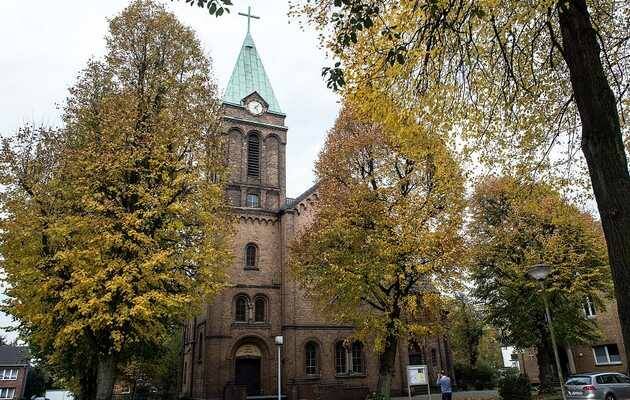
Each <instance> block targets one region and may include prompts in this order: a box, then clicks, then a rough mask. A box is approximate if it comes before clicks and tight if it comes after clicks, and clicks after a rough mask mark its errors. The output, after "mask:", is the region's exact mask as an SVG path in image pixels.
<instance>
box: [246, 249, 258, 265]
mask: <svg viewBox="0 0 630 400" xmlns="http://www.w3.org/2000/svg"><path fill="white" fill-rule="evenodd" d="M256 253H257V249H256V245H255V244H253V243H250V244H248V245H247V246H246V247H245V268H256V266H257V265H256V261H257V260H256V256H257V254H256Z"/></svg>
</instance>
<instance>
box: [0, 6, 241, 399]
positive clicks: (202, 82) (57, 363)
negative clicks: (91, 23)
mask: <svg viewBox="0 0 630 400" xmlns="http://www.w3.org/2000/svg"><path fill="white" fill-rule="evenodd" d="M210 73H211V70H210V63H209V61H208V59H207V58H206V57H205V56H204V54H203V51H202V49H201V47H200V44H199V42H198V40H197V39H196V38H195V36H194V34H193V32H192V31H191V30H190V29H189V28H187V27H184V26H183V25H181V24H180V23H179V22H178V21H177V20H176V19H175V17H174V16H173V15H172V14H169V13H167V12H166V11H165V10H164V9H163V8H162V7H161V6H158V5H156V4H154V3H152V2H150V1H144V0H141V1H136V2H134V3H132V4H131V5H130V6H129V7H128V8H127V9H125V10H124V11H123V12H122V13H121V14H120V15H119V16H117V17H115V18H113V19H112V20H111V21H110V31H109V35H108V36H107V53H106V56H105V58H104V60H102V61H91V62H90V63H88V65H87V67H86V68H85V69H84V70H83V72H82V73H81V75H80V76H79V78H78V80H77V82H76V83H75V85H74V86H73V87H72V88H71V90H70V94H69V96H68V99H67V101H66V104H65V107H64V109H63V111H64V125H63V127H61V128H59V129H37V128H33V127H25V128H23V129H21V130H20V131H19V132H18V133H17V134H16V135H15V136H14V137H12V138H9V139H7V140H5V141H4V142H3V147H2V152H1V154H0V156H1V158H0V171H1V173H0V179H1V180H0V183H1V184H2V185H5V189H4V190H3V192H2V197H1V198H0V205H1V207H2V208H1V211H0V214H1V215H2V217H3V218H2V220H1V222H0V253H1V254H2V268H3V270H4V272H5V273H6V278H7V283H8V286H9V287H8V289H7V292H6V293H7V296H8V305H7V306H6V307H5V311H6V312H8V313H9V314H11V315H12V316H13V317H14V318H15V319H16V320H17V322H18V324H19V331H20V334H21V336H22V338H23V339H24V340H26V341H27V343H28V344H29V345H30V346H31V348H32V349H33V351H34V353H35V355H36V356H37V357H39V358H41V359H42V360H43V361H44V362H45V363H46V364H48V365H49V366H50V368H51V369H53V371H54V372H55V373H56V374H58V375H60V376H61V377H63V378H65V379H66V381H67V382H68V383H69V384H70V385H72V386H73V387H74V388H75V391H76V392H77V394H78V395H79V398H81V399H94V398H97V399H106V398H109V396H110V395H111V390H112V385H113V380H114V377H115V371H116V368H117V367H119V366H120V365H122V364H123V363H125V362H126V360H128V359H130V358H131V357H134V358H143V357H146V356H150V355H151V354H152V350H151V349H152V348H157V347H160V346H161V345H162V344H163V343H164V342H165V341H166V340H167V337H168V336H169V335H170V334H172V332H173V331H174V330H175V329H178V324H179V323H180V321H182V320H183V319H184V318H186V317H187V316H189V315H191V313H193V312H194V311H195V310H196V308H197V307H198V306H199V305H200V304H201V303H202V302H203V301H205V300H207V299H208V297H209V296H211V295H212V294H214V293H216V291H217V290H219V289H220V288H221V287H222V286H223V268H224V266H226V265H228V263H229V259H230V253H229V250H228V247H229V246H228V242H229V237H230V228H229V226H230V221H229V218H228V217H227V216H226V214H225V212H224V209H223V204H224V203H223V188H222V173H223V172H222V167H221V164H220V163H221V160H222V157H221V155H222V154H223V153H222V150H221V142H220V140H219V136H218V133H217V132H218V131H219V130H218V121H219V120H218V107H219V102H218V100H217V94H216V87H215V85H214V84H213V82H212V81H211V80H210Z"/></svg>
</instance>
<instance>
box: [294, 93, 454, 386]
mask: <svg viewBox="0 0 630 400" xmlns="http://www.w3.org/2000/svg"><path fill="white" fill-rule="evenodd" d="M386 102H387V100H386V99H385V98H383V99H381V103H386ZM385 108H387V107H386V106H383V105H381V106H379V107H378V108H377V109H378V110H379V112H377V113H374V114H366V113H360V112H358V111H356V110H357V109H356V107H355V106H354V105H353V104H351V103H346V104H345V106H344V108H343V110H342V111H341V113H340V115H339V118H338V119H337V121H336V123H335V126H334V128H333V129H332V130H331V131H330V133H329V135H328V138H327V140H326V144H325V146H324V149H323V151H322V153H321V154H320V157H319V160H318V161H317V164H316V173H317V176H318V179H319V186H318V204H317V212H316V215H315V218H314V221H313V224H312V226H310V227H309V228H308V229H307V230H306V231H305V232H303V233H302V234H301V236H300V237H299V239H298V240H297V242H296V243H294V244H293V245H292V261H291V263H292V266H293V270H294V272H295V275H296V277H297V279H298V281H299V282H300V283H301V285H302V286H303V287H304V288H305V290H306V292H307V293H309V294H311V295H312V296H313V297H314V298H315V300H317V302H318V303H319V304H320V306H321V308H322V309H323V310H324V312H326V314H327V315H329V316H330V318H331V319H333V320H335V321H344V322H346V323H347V322H351V323H353V324H354V326H355V327H356V335H357V337H358V338H360V339H363V340H371V341H372V342H373V344H374V348H375V349H376V351H377V352H378V353H380V359H379V380H378V387H377V391H378V393H380V394H381V395H382V396H385V397H386V398H389V395H390V387H391V379H392V374H393V372H394V368H395V361H396V351H397V347H398V343H399V340H400V338H401V337H407V336H415V337H421V336H425V335H427V334H428V333H429V332H438V331H439V329H438V328H439V326H438V325H439V324H440V323H441V322H442V318H441V312H440V291H445V290H449V289H451V288H452V287H456V286H457V285H458V278H459V273H458V272H459V269H458V267H457V266H458V265H460V264H459V263H460V261H461V260H460V253H461V243H462V242H461V240H460V236H459V229H460V227H461V224H462V210H463V199H462V196H463V179H462V176H461V175H460V170H459V167H458V165H457V162H456V161H455V160H454V159H453V158H452V157H451V155H450V153H449V151H448V150H447V148H446V146H445V145H444V143H442V141H441V140H440V139H439V138H438V137H436V136H435V135H425V131H424V130H422V129H421V127H419V126H418V125H417V124H416V123H415V121H414V120H413V119H410V118H407V117H406V116H405V115H404V114H401V113H396V109H395V108H389V112H388V113H381V112H380V110H383V109H385ZM403 132H404V133H405V134H408V135H411V134H412V133H414V134H415V135H414V137H415V140H416V142H415V143H414V146H405V145H401V144H400V143H398V142H397V140H396V138H397V137H398V135H400V134H401V133H403Z"/></svg>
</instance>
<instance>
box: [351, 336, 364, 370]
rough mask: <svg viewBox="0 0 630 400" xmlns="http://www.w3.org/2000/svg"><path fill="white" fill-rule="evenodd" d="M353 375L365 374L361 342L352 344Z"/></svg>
mask: <svg viewBox="0 0 630 400" xmlns="http://www.w3.org/2000/svg"><path fill="white" fill-rule="evenodd" d="M352 373H354V374H362V373H363V344H362V343H361V342H354V343H352Z"/></svg>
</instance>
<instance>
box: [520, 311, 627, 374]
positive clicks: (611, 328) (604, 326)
mask: <svg viewBox="0 0 630 400" xmlns="http://www.w3.org/2000/svg"><path fill="white" fill-rule="evenodd" d="M584 316H585V318H591V319H593V320H594V321H595V322H596V324H597V326H598V328H599V331H600V332H601V337H600V339H599V340H597V341H596V342H593V343H588V344H583V345H576V346H560V348H559V356H560V364H561V367H562V370H563V373H564V374H565V376H567V375H570V374H576V373H582V372H600V371H601V372H608V371H614V372H623V373H627V372H628V361H627V360H626V356H625V347H624V343H623V337H622V335H621V325H620V323H619V316H618V314H617V303H616V302H615V301H612V302H610V303H608V304H607V305H606V307H604V308H603V309H598V307H596V306H595V304H594V303H593V302H592V301H590V299H587V300H586V301H585V303H584ZM518 359H519V360H518V361H519V366H520V369H521V371H522V372H523V373H524V374H526V375H527V376H528V377H529V379H530V381H531V382H533V383H538V364H537V362H538V361H537V358H536V350H535V349H528V350H525V351H522V352H520V353H518Z"/></svg>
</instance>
